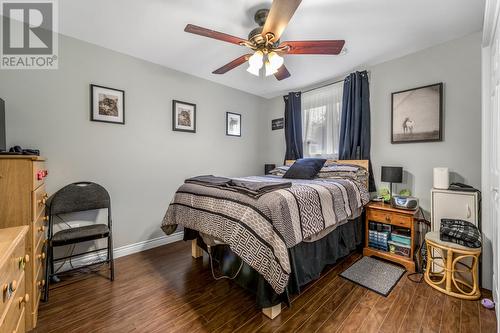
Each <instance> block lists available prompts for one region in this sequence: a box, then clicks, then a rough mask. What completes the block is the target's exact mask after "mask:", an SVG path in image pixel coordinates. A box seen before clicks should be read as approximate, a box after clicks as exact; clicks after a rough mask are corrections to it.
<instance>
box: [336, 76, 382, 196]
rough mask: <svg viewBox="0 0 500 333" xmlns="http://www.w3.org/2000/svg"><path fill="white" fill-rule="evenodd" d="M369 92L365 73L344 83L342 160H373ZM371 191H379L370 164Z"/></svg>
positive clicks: (341, 137) (340, 148)
mask: <svg viewBox="0 0 500 333" xmlns="http://www.w3.org/2000/svg"><path fill="white" fill-rule="evenodd" d="M370 144H371V142H370V88H369V82H368V73H367V72H366V71H362V72H355V73H351V74H350V75H349V76H347V77H346V78H345V80H344V96H343V99H342V118H341V125H340V144H339V159H341V160H350V159H356V160H357V159H362V160H370ZM369 172H370V182H369V184H370V186H369V191H370V192H374V191H376V188H375V181H374V178H373V172H372V164H371V162H370V170H369Z"/></svg>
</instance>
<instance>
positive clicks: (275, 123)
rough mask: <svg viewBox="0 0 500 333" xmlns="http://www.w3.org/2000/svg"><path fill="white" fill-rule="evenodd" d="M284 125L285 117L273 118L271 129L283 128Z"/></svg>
mask: <svg viewBox="0 0 500 333" xmlns="http://www.w3.org/2000/svg"><path fill="white" fill-rule="evenodd" d="M284 126H285V118H277V119H273V120H271V130H273V131H276V130H279V129H283V127H284Z"/></svg>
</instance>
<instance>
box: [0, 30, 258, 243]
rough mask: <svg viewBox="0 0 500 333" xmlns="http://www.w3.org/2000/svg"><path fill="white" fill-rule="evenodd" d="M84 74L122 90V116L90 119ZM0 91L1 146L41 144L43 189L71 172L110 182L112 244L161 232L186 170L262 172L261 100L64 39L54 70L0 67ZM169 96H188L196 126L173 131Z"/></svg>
mask: <svg viewBox="0 0 500 333" xmlns="http://www.w3.org/2000/svg"><path fill="white" fill-rule="evenodd" d="M90 83H94V84H99V85H103V86H108V87H113V88H118V89H123V90H125V91H126V95H125V96H126V103H125V105H126V112H125V115H126V124H125V125H116V124H106V123H99V122H91V121H89V103H90V102H89V98H90V97H89V84H90ZM0 97H2V98H4V99H5V102H6V121H7V145H8V146H12V145H21V146H23V147H31V148H38V149H40V150H41V152H42V154H43V155H44V156H46V157H47V158H48V168H49V170H50V174H49V177H48V178H47V185H48V191H49V193H53V192H54V191H56V190H57V189H59V188H60V187H62V186H63V185H65V184H68V183H70V182H74V181H80V180H91V181H95V182H98V183H100V184H102V185H103V186H105V187H106V188H107V189H108V190H109V192H110V193H111V198H112V204H113V218H114V235H115V247H120V246H123V245H128V244H133V243H137V242H140V241H144V240H147V239H151V238H155V237H159V236H162V235H163V233H162V232H161V230H160V228H159V227H160V222H161V219H162V218H163V215H164V213H165V211H166V209H167V206H168V204H169V202H170V200H171V198H172V196H173V194H174V193H175V190H176V189H177V187H178V186H179V185H180V184H181V183H182V182H183V180H184V179H185V178H187V177H190V176H194V175H198V174H211V173H214V174H220V175H229V176H237V175H249V174H259V173H260V174H261V173H263V166H262V164H261V159H260V155H259V153H260V152H259V142H260V141H259V137H260V135H259V133H260V127H259V125H260V124H261V122H260V114H259V113H260V112H261V110H262V105H263V103H264V102H265V100H264V99H262V98H260V97H256V96H254V95H250V94H247V93H244V92H241V91H238V90H235V89H231V88H228V87H224V86H222V85H218V84H215V83H212V82H209V81H206V80H202V79H199V78H195V77H193V76H189V75H186V74H183V73H180V72H177V71H173V70H169V69H167V68H164V67H161V66H157V65H154V64H152V63H148V62H145V61H142V60H139V59H136V58H133V57H129V56H126V55H123V54H120V53H116V52H113V51H110V50H107V49H104V48H101V47H97V46H94V45H91V44H88V43H85V42H81V41H78V40H75V39H72V38H67V37H61V39H60V63H59V70H54V71H44V70H27V71H2V73H1V74H0ZM172 99H178V100H182V101H186V102H191V103H196V104H197V117H198V119H197V133H196V134H192V133H183V132H173V131H172V120H171V118H172V113H171V112H172V111H171V109H172V106H171V105H172ZM226 111H232V112H236V113H241V114H242V124H243V129H242V137H241V138H238V137H229V136H226V135H225V112H226ZM101 215H102V214H100V216H101ZM91 217H93V216H87V217H84V218H83V219H87V218H88V219H90V218H91ZM99 218H100V217H99Z"/></svg>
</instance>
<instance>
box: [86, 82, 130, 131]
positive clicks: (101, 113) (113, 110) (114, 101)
mask: <svg viewBox="0 0 500 333" xmlns="http://www.w3.org/2000/svg"><path fill="white" fill-rule="evenodd" d="M90 120H91V121H101V122H105V123H114V124H122V125H124V124H125V91H123V90H119V89H113V88H108V87H103V86H98V85H95V84H91V85H90Z"/></svg>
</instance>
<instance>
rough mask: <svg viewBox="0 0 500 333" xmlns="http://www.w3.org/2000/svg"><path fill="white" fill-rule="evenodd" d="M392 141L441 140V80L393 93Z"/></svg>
mask: <svg viewBox="0 0 500 333" xmlns="http://www.w3.org/2000/svg"><path fill="white" fill-rule="evenodd" d="M391 105H392V111H391V122H392V126H391V128H392V130H391V142H392V143H408V142H431V141H442V140H443V83H437V84H432V85H428V86H424V87H418V88H413V89H408V90H403V91H398V92H395V93H392V104H391Z"/></svg>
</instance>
